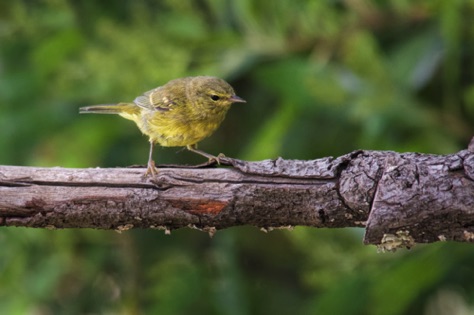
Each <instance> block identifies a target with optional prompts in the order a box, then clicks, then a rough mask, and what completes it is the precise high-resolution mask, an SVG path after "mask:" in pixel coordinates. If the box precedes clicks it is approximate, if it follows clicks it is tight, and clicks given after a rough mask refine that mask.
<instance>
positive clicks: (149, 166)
mask: <svg viewBox="0 0 474 315" xmlns="http://www.w3.org/2000/svg"><path fill="white" fill-rule="evenodd" d="M157 173H158V171H157V170H156V167H155V161H153V141H151V140H150V154H149V155H148V164H147V169H146V173H145V177H146V176H148V175H151V176H155V175H156V174H157Z"/></svg>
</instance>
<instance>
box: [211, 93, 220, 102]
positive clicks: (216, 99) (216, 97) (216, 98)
mask: <svg viewBox="0 0 474 315" xmlns="http://www.w3.org/2000/svg"><path fill="white" fill-rule="evenodd" d="M219 99H220V97H219V96H218V95H214V94H213V95H211V100H213V101H218V100H219Z"/></svg>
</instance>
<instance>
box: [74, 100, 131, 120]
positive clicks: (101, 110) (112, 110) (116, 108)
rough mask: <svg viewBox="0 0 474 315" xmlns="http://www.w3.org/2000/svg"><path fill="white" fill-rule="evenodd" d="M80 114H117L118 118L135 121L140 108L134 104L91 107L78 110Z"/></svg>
mask: <svg viewBox="0 0 474 315" xmlns="http://www.w3.org/2000/svg"><path fill="white" fill-rule="evenodd" d="M79 113H80V114H119V115H120V116H122V117H124V118H127V119H130V120H135V119H136V117H137V116H138V114H140V107H138V106H137V105H135V104H134V103H119V104H103V105H92V106H86V107H81V108H79Z"/></svg>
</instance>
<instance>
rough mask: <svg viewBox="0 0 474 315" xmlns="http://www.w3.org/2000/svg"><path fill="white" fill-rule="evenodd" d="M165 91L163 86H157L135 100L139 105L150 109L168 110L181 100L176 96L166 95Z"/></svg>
mask: <svg viewBox="0 0 474 315" xmlns="http://www.w3.org/2000/svg"><path fill="white" fill-rule="evenodd" d="M164 91H165V90H164V89H163V87H161V86H160V87H157V88H156V89H153V90H150V91H148V92H145V93H143V95H140V96H138V97H137V98H136V99H135V100H134V101H133V102H134V103H135V104H137V106H139V107H142V108H145V109H148V110H157V111H168V110H170V109H172V108H173V107H175V106H176V105H177V104H178V103H179V100H178V99H177V98H176V97H175V98H173V97H172V96H168V95H166V94H165V93H164ZM168 94H170V93H168ZM171 94H172V93H171Z"/></svg>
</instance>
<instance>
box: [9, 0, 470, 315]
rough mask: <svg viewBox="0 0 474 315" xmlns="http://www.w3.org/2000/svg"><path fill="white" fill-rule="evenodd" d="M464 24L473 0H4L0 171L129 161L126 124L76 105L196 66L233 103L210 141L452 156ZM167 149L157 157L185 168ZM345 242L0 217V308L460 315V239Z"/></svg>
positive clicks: (209, 147) (267, 152) (463, 285)
mask: <svg viewBox="0 0 474 315" xmlns="http://www.w3.org/2000/svg"><path fill="white" fill-rule="evenodd" d="M473 21H474V1H472V0H471V1H463V0H452V1H442V0H421V1H405V0H391V1H389V0H388V1H382V0H346V1H342V0H326V1H323V0H306V1H304V0H297V1H294V0H275V1H256V0H255V1H252V0H239V1H220V0H200V1H194V2H193V1H172V0H163V1H153V0H137V1H132V0H126V1H113V2H112V1H93V0H85V1H72V0H40V1H26V0H24V1H20V0H17V1H15V0H14V1H2V2H0V126H1V136H0V164H3V165H6V164H13V165H31V166H45V167H49V166H64V167H95V166H102V167H114V166H126V165H130V164H144V163H145V161H146V158H147V151H148V143H147V139H146V138H145V137H143V136H142V135H140V133H139V131H138V130H137V129H136V128H135V126H133V124H132V123H131V122H129V121H126V120H123V119H121V118H119V117H113V116H110V117H109V116H92V115H91V116H79V115H78V108H79V107H80V106H85V105H90V104H98V103H111V102H118V101H127V100H132V99H134V98H135V96H137V95H139V94H141V93H142V92H144V91H147V90H149V89H151V88H154V87H156V86H158V85H161V84H163V83H165V82H167V81H168V80H170V79H173V78H176V77H182V76H187V75H197V74H206V75H217V76H220V77H223V78H226V79H227V80H228V81H230V82H231V83H232V85H233V86H234V87H235V88H236V90H237V92H238V94H239V95H240V96H241V97H243V98H245V99H246V100H247V101H248V103H247V104H236V105H235V106H234V107H233V108H232V109H231V111H230V112H229V114H228V117H227V119H226V121H225V122H224V124H223V125H222V126H221V128H220V129H219V130H218V132H216V134H215V135H213V136H212V137H211V138H209V139H207V140H205V141H203V142H202V143H201V146H200V148H202V149H204V150H206V151H208V152H212V153H215V154H217V153H219V152H224V153H225V154H226V155H228V156H232V157H236V158H242V159H250V160H259V159H267V158H275V157H277V156H282V157H284V158H292V159H314V158H318V157H324V156H329V155H332V156H337V155H340V154H344V153H347V152H350V151H352V150H354V149H359V148H361V149H373V150H394V151H401V152H402V151H418V152H426V153H436V154H444V153H452V152H456V151H457V150H460V149H462V148H465V147H466V146H467V143H468V141H469V139H470V138H471V137H472V136H473V135H474V126H473V123H472V122H473V120H474V80H473V77H474V22H473ZM176 151H177V150H176V149H169V148H168V149H157V150H156V152H155V159H156V160H157V162H158V163H196V162H202V159H201V158H199V157H198V156H194V155H193V154H191V153H188V152H179V153H176ZM0 199H1V196H0ZM362 237H363V231H362V230H361V229H343V230H322V229H319V230H318V229H312V228H302V227H299V228H296V229H295V230H294V231H291V232H290V231H275V232H271V233H268V234H265V233H262V232H260V231H258V230H257V229H255V228H250V227H238V228H232V229H228V230H224V231H220V232H218V233H217V234H216V235H215V236H214V238H212V239H211V238H209V237H208V236H207V235H206V234H205V233H201V232H198V231H192V230H179V231H173V232H172V234H171V235H170V236H168V235H164V234H163V232H161V231H144V230H133V231H129V232H126V233H123V234H118V233H116V232H111V231H95V230H62V231H46V230H31V229H22V228H1V229H0V313H1V314H230V315H234V314H235V315H240V314H472V313H474V307H473V306H472V303H473V302H474V285H473V283H474V270H473V267H472V266H473V265H474V248H473V247H472V245H469V244H454V243H437V244H432V245H428V246H418V247H416V248H415V249H413V250H410V251H400V252H397V253H395V254H377V253H376V250H375V248H373V247H365V246H363V245H362V243H361V240H362Z"/></svg>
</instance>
